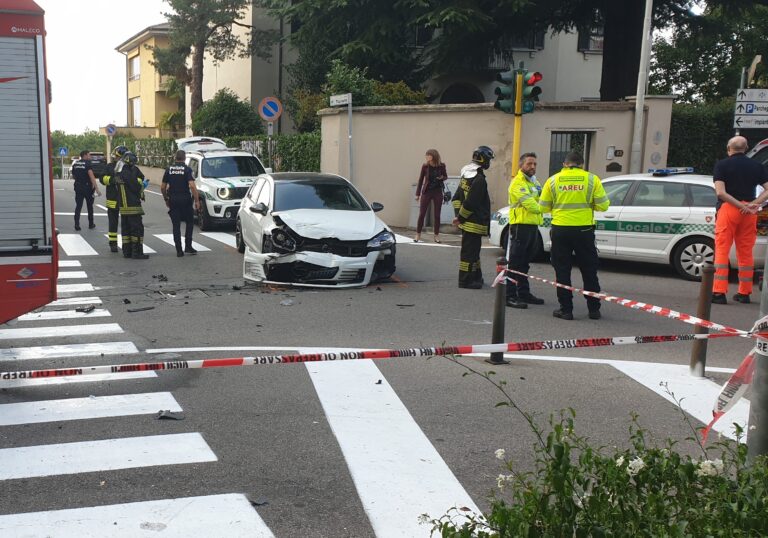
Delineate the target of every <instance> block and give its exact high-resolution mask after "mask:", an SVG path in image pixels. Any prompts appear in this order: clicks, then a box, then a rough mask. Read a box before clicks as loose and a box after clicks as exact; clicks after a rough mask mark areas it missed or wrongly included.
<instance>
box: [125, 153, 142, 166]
mask: <svg viewBox="0 0 768 538" xmlns="http://www.w3.org/2000/svg"><path fill="white" fill-rule="evenodd" d="M123 162H124V163H125V164H130V165H135V164H136V163H137V162H139V159H138V157H136V154H135V153H132V152H130V151H126V152H125V154H124V155H123Z"/></svg>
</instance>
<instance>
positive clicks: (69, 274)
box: [59, 271, 88, 280]
mask: <svg viewBox="0 0 768 538" xmlns="http://www.w3.org/2000/svg"><path fill="white" fill-rule="evenodd" d="M76 278H88V275H87V274H86V273H85V271H59V280H72V279H76Z"/></svg>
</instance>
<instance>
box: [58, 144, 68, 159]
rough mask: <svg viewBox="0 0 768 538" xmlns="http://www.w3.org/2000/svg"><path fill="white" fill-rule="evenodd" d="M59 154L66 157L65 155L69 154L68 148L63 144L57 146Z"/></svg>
mask: <svg viewBox="0 0 768 538" xmlns="http://www.w3.org/2000/svg"><path fill="white" fill-rule="evenodd" d="M59 155H60V156H61V157H66V156H67V155H69V150H68V149H67V148H65V147H64V146H62V147H60V148H59Z"/></svg>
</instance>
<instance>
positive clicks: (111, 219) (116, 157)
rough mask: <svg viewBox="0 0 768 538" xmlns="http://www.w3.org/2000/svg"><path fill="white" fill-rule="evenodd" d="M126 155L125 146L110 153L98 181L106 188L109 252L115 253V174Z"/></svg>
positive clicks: (117, 217) (116, 211) (118, 214)
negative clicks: (107, 162) (104, 169)
mask: <svg viewBox="0 0 768 538" xmlns="http://www.w3.org/2000/svg"><path fill="white" fill-rule="evenodd" d="M126 153H128V148H127V147H125V146H117V147H116V148H115V149H114V150H113V151H112V162H111V163H109V164H108V165H107V171H106V173H105V174H104V175H103V176H102V177H101V179H99V181H101V184H102V185H104V186H105V187H106V189H105V190H106V193H105V194H106V198H107V221H108V223H109V233H108V234H107V237H108V239H109V250H111V251H112V252H117V221H118V219H119V217H120V213H119V212H118V210H117V180H116V178H115V173H116V172H120V170H121V169H122V167H123V163H122V158H123V156H124V155H125V154H126Z"/></svg>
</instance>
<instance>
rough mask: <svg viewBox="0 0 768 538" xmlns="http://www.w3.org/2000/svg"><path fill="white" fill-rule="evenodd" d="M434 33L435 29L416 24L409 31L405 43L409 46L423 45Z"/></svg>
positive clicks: (430, 39)
mask: <svg viewBox="0 0 768 538" xmlns="http://www.w3.org/2000/svg"><path fill="white" fill-rule="evenodd" d="M434 35H435V29H434V28H429V27H427V26H417V27H415V28H413V29H412V30H411V31H410V34H409V36H408V41H407V45H408V46H409V47H424V46H426V45H427V44H428V43H429V42H430V41H432V38H433V37H434Z"/></svg>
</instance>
